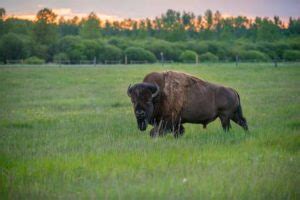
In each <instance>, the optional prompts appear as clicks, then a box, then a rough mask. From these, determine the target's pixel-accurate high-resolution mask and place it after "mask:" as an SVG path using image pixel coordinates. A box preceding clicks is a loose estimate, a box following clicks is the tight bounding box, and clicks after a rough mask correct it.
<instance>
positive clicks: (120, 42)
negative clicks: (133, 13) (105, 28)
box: [107, 37, 129, 50]
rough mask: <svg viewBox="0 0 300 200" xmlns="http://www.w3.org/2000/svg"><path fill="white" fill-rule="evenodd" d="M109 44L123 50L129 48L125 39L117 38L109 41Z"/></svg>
mask: <svg viewBox="0 0 300 200" xmlns="http://www.w3.org/2000/svg"><path fill="white" fill-rule="evenodd" d="M107 43H108V44H110V45H113V46H116V47H118V48H120V49H123V50H125V49H126V48H127V47H128V46H129V41H128V40H125V39H123V38H117V37H114V38H111V39H109V40H108V42H107Z"/></svg>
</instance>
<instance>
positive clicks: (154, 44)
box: [144, 40, 182, 61]
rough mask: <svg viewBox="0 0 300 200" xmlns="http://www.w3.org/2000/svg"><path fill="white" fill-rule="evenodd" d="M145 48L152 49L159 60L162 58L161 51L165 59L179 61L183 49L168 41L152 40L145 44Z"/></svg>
mask: <svg viewBox="0 0 300 200" xmlns="http://www.w3.org/2000/svg"><path fill="white" fill-rule="evenodd" d="M144 47H145V49H147V50H149V51H151V52H152V53H153V54H154V55H155V56H156V58H157V59H158V60H160V59H161V53H163V56H164V59H165V60H173V61H179V56H180V54H181V52H182V51H181V49H179V48H175V46H174V45H173V44H172V43H170V42H167V41H163V40H152V41H149V42H147V43H146V44H145V46H144Z"/></svg>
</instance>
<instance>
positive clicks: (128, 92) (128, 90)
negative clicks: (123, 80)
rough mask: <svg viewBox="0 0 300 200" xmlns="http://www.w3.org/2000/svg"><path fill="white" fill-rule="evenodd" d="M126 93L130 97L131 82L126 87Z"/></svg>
mask: <svg viewBox="0 0 300 200" xmlns="http://www.w3.org/2000/svg"><path fill="white" fill-rule="evenodd" d="M127 95H128V96H129V97H131V84H129V86H128V89H127Z"/></svg>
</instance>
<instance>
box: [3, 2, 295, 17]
mask: <svg viewBox="0 0 300 200" xmlns="http://www.w3.org/2000/svg"><path fill="white" fill-rule="evenodd" d="M0 7H4V8H5V9H6V11H7V15H8V16H11V15H14V16H21V17H22V16H23V18H29V19H34V17H35V15H36V13H37V12H38V10H40V9H42V8H44V7H48V8H51V9H53V11H54V12H55V13H57V14H58V15H59V16H63V17H66V18H71V17H73V16H78V17H85V16H87V15H88V14H89V13H90V12H92V11H93V12H95V13H96V14H97V15H98V16H99V17H100V18H101V19H104V20H106V19H108V20H120V19H124V18H133V19H141V18H147V17H148V18H154V17H156V16H160V15H161V14H162V13H165V12H166V10H167V9H174V10H177V11H188V12H193V13H194V14H196V15H203V14H204V12H205V10H207V9H211V10H213V11H216V10H219V11H220V12H221V13H222V14H223V15H224V16H237V15H243V16H248V17H255V16H259V17H270V18H272V17H273V16H274V15H278V16H280V18H282V19H284V20H287V19H288V17H290V16H291V17H294V18H298V17H299V10H300V1H299V0H288V1H284V0H252V1H246V0H240V1H233V0H210V1H207V0H184V1H174V0H127V1H120V0H101V1H97V0H86V1H84V0H73V1H71V0H65V1H49V0H48V1H46V0H40V1H37V0H28V1H20V0H1V5H0Z"/></svg>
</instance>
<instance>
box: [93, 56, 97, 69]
mask: <svg viewBox="0 0 300 200" xmlns="http://www.w3.org/2000/svg"><path fill="white" fill-rule="evenodd" d="M93 62H94V67H96V63H97V58H96V56H94V60H93Z"/></svg>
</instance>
